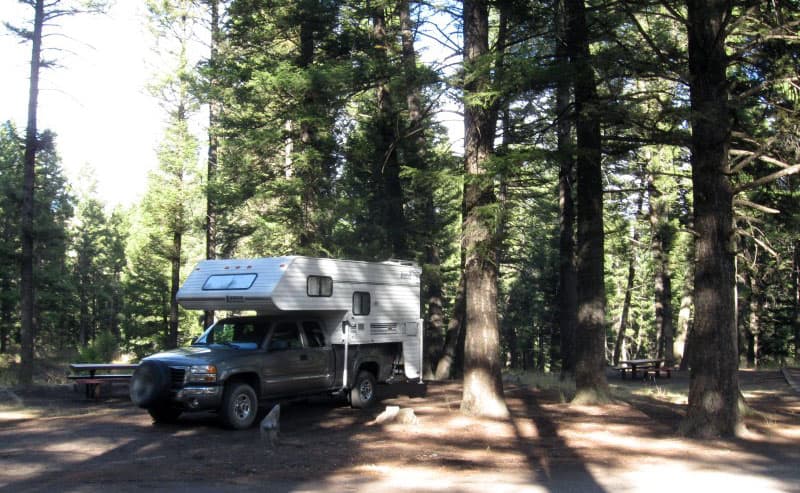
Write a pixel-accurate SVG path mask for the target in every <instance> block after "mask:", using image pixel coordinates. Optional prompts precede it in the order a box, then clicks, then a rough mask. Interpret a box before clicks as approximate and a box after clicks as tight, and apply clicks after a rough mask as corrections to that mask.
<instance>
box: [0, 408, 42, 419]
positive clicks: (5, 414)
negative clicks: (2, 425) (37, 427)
mask: <svg viewBox="0 0 800 493" xmlns="http://www.w3.org/2000/svg"><path fill="white" fill-rule="evenodd" d="M40 415H41V414H40V413H37V412H34V411H32V410H30V409H9V410H4V409H0V422H2V421H19V420H21V419H36V418H38V417H39V416H40Z"/></svg>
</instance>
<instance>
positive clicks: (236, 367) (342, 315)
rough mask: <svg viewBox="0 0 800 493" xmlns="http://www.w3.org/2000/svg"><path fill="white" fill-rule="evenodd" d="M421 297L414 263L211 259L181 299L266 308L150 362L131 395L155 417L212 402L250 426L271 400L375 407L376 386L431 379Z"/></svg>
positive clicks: (236, 308)
mask: <svg viewBox="0 0 800 493" xmlns="http://www.w3.org/2000/svg"><path fill="white" fill-rule="evenodd" d="M419 292H420V269H419V268H418V267H417V266H416V265H415V264H413V263H410V262H402V261H386V262H359V261H348V260H337V259H322V258H312V257H299V256H287V257H271V258H259V259H246V260H236V259H228V260H205V261H202V262H200V263H199V264H198V265H197V267H196V268H195V269H194V270H193V271H192V273H191V274H190V275H189V277H188V278H187V280H186V282H185V283H184V284H183V286H182V287H181V289H180V290H179V291H178V294H177V297H176V299H177V301H178V302H179V303H180V304H181V305H182V306H183V307H184V308H187V309H196V310H215V311H217V310H218V311H233V312H242V311H251V312H252V311H254V312H255V313H256V315H250V316H239V317H229V318H225V319H222V320H219V321H217V322H216V323H215V324H214V325H212V326H211V327H209V328H208V329H207V330H206V331H205V332H204V333H203V334H202V335H201V336H200V337H199V338H197V339H196V340H195V341H194V342H193V343H192V345H191V346H188V347H185V348H180V349H176V350H173V351H167V352H163V353H159V354H155V355H152V356H149V357H147V358H145V359H144V360H142V363H141V364H140V365H139V368H138V369H137V370H136V372H135V374H134V376H133V379H132V381H131V399H132V400H133V401H134V403H136V404H137V405H139V406H140V407H143V408H146V409H147V410H148V411H149V412H150V414H151V415H152V417H153V418H154V420H155V421H172V420H175V419H176V418H177V417H178V416H179V415H180V414H181V413H183V412H186V411H194V410H209V409H211V410H216V411H218V412H219V415H220V417H221V418H222V420H223V421H224V422H225V423H226V424H227V425H228V426H230V427H232V428H246V427H248V426H250V425H251V424H252V422H253V420H254V419H255V415H256V413H257V410H258V406H259V403H264V401H265V400H266V399H280V398H292V397H301V396H306V395H309V394H317V393H343V394H344V395H345V396H347V397H348V398H349V400H350V403H351V404H352V405H353V406H354V407H365V406H368V405H370V404H372V402H373V401H374V399H375V384H376V383H377V382H386V381H389V380H391V379H393V378H394V377H396V376H400V375H403V376H405V377H406V378H409V379H421V372H422V336H423V330H422V321H421V320H420V303H419ZM345 362H346V364H345Z"/></svg>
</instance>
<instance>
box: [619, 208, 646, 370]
mask: <svg viewBox="0 0 800 493" xmlns="http://www.w3.org/2000/svg"><path fill="white" fill-rule="evenodd" d="M643 204H644V194H643V193H641V194H639V200H638V201H637V205H636V216H635V219H634V227H633V233H632V234H631V248H636V245H638V244H639V228H637V227H636V220H638V218H639V216H640V215H641V214H642V207H643ZM635 277H636V255H635V252H633V251H632V252H631V256H630V259H629V260H628V277H627V280H626V282H625V298H624V299H623V301H622V311H621V313H620V316H619V325H618V326H617V340H616V342H615V343H614V355H613V356H612V359H613V362H614V364H615V365H618V364H619V362H620V359H627V356H626V354H625V352H626V351H625V331H626V330H627V328H628V313H629V311H630V307H631V297H632V295H633V281H634V279H635Z"/></svg>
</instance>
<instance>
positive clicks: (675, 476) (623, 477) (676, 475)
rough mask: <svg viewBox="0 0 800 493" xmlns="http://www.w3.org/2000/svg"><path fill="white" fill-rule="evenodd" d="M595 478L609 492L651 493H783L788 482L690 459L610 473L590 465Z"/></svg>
mask: <svg viewBox="0 0 800 493" xmlns="http://www.w3.org/2000/svg"><path fill="white" fill-rule="evenodd" d="M589 469H590V470H591V472H592V474H593V475H594V477H596V478H598V479H599V480H600V482H601V483H604V484H606V485H607V487H608V488H609V491H615V492H628V491H642V485H648V486H647V492H648V493H662V492H663V493H675V492H676V491H753V492H755V491H758V492H783V491H789V490H787V489H786V483H783V482H781V481H779V480H776V479H773V478H771V477H765V476H761V475H750V474H744V473H743V471H741V470H735V469H733V468H731V470H720V469H717V468H711V467H709V466H707V465H706V464H698V465H692V464H691V463H687V462H673V461H659V462H658V463H653V464H641V465H639V466H638V467H635V468H632V469H629V470H617V471H615V472H614V473H613V474H611V475H609V472H608V471H606V470H604V469H603V468H601V467H597V466H589Z"/></svg>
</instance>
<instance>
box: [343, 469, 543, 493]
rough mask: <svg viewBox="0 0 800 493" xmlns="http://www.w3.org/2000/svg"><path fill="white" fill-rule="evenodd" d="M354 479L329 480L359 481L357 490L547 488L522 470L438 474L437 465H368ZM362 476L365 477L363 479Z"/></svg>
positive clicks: (524, 490) (502, 491) (503, 491)
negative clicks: (497, 472) (521, 471)
mask: <svg viewBox="0 0 800 493" xmlns="http://www.w3.org/2000/svg"><path fill="white" fill-rule="evenodd" d="M353 472H354V473H355V475H356V476H357V477H358V479H355V478H354V479H353V480H352V481H357V482H351V479H350V478H349V475H347V476H344V475H343V476H340V477H336V478H334V479H333V481H335V482H336V483H340V484H347V483H349V484H359V487H358V491H360V492H367V493H371V492H381V493H383V492H386V491H430V492H436V491H446V492H451V491H460V492H486V491H491V492H492V493H506V492H509V493H510V492H520V493H528V492H531V493H533V492H542V491H548V489H547V488H545V487H544V486H543V485H536V484H531V476H530V475H528V474H525V473H517V474H510V473H507V472H506V473H503V474H494V473H486V472H482V473H473V472H465V473H463V474H458V475H451V474H442V470H441V468H439V467H408V466H402V465H398V464H368V465H364V466H360V467H357V468H355V469H354V471H353ZM364 476H368V477H369V479H368V480H367V481H364V479H365V478H364Z"/></svg>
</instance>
